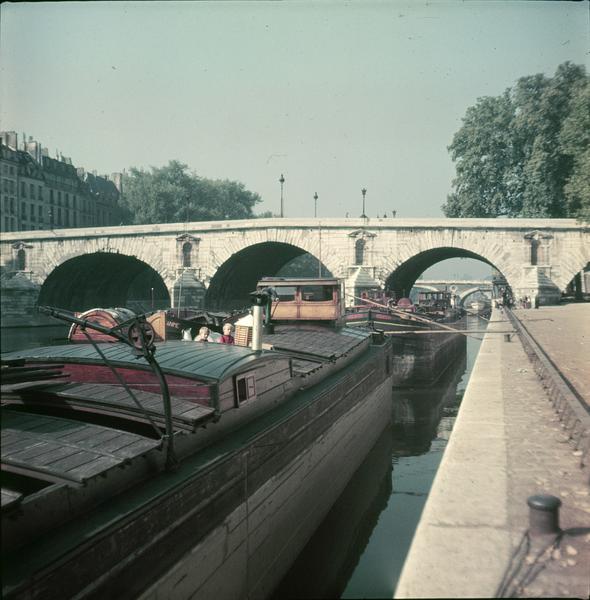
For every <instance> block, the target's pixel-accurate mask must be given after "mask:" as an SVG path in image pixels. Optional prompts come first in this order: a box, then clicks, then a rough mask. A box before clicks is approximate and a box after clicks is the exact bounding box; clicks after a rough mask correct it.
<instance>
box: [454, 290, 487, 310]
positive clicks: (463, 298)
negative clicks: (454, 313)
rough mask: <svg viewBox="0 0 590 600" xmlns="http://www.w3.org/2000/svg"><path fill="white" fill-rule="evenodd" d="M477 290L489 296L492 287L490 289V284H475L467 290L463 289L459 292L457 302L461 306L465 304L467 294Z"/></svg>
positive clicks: (474, 292)
mask: <svg viewBox="0 0 590 600" xmlns="http://www.w3.org/2000/svg"><path fill="white" fill-rule="evenodd" d="M477 292H481V293H482V294H485V295H489V296H491V292H492V289H491V286H490V287H489V288H485V287H481V286H475V287H472V288H469V289H468V290H464V291H463V292H460V293H459V302H460V303H461V306H463V305H464V304H465V301H466V300H467V298H469V296H473V294H476V293H477Z"/></svg>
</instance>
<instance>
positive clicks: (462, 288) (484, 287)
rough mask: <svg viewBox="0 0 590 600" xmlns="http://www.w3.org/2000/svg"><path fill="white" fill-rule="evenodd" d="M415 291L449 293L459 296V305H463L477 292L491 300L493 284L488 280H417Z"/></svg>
mask: <svg viewBox="0 0 590 600" xmlns="http://www.w3.org/2000/svg"><path fill="white" fill-rule="evenodd" d="M412 290H413V291H415V290H431V291H449V292H453V293H455V294H457V295H458V296H459V301H460V304H461V305H463V304H465V301H466V300H467V298H469V296H472V295H473V294H476V293H478V292H480V293H482V294H483V295H485V296H486V297H488V298H490V299H491V298H492V293H493V283H492V281H491V280H490V279H470V280H465V279H462V280H440V279H418V280H417V281H416V282H415V283H414V287H413V288H412ZM410 296H412V294H410Z"/></svg>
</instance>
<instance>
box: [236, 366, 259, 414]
mask: <svg viewBox="0 0 590 600" xmlns="http://www.w3.org/2000/svg"><path fill="white" fill-rule="evenodd" d="M235 383H236V406H239V405H240V404H242V402H247V401H248V400H254V399H255V398H256V377H255V376H254V373H246V374H244V375H236V380H235Z"/></svg>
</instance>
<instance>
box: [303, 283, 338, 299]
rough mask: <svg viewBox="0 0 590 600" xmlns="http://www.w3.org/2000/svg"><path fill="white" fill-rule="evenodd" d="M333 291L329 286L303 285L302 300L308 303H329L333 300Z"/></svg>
mask: <svg viewBox="0 0 590 600" xmlns="http://www.w3.org/2000/svg"><path fill="white" fill-rule="evenodd" d="M332 290H333V288H332V287H331V286H328V285H302V286H301V299H302V300H305V301H306V302H329V301H331V300H332V295H333V292H332Z"/></svg>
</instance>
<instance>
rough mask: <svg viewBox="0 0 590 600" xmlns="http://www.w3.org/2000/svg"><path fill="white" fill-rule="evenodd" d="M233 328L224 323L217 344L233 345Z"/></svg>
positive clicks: (229, 324)
mask: <svg viewBox="0 0 590 600" xmlns="http://www.w3.org/2000/svg"><path fill="white" fill-rule="evenodd" d="M233 332H234V326H233V325H232V324H231V323H226V324H225V325H224V326H223V335H222V336H221V337H220V338H219V340H218V342H219V343H220V344H234V343H235V340H234V336H233Z"/></svg>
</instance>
